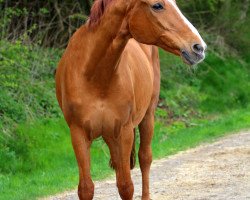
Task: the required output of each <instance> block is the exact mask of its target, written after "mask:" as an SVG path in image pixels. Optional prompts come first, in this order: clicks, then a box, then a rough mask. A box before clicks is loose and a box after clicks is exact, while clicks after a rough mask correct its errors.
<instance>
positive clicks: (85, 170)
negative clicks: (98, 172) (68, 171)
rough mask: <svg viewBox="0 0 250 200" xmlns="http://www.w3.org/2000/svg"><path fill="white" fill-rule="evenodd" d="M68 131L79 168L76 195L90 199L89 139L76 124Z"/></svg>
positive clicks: (91, 192)
mask: <svg viewBox="0 0 250 200" xmlns="http://www.w3.org/2000/svg"><path fill="white" fill-rule="evenodd" d="M70 133H71V140H72V145H73V148H74V151H75V155H76V159H77V162H78V168H79V179H80V180H79V185H78V196H79V199H80V200H91V199H93V196H94V184H93V181H92V179H91V175H90V145H91V141H89V139H88V137H87V135H86V133H85V132H84V131H83V129H82V128H80V127H78V126H75V125H72V126H70Z"/></svg>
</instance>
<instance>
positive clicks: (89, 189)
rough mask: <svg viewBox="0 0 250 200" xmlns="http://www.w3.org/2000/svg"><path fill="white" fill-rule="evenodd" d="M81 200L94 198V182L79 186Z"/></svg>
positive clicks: (82, 183)
mask: <svg viewBox="0 0 250 200" xmlns="http://www.w3.org/2000/svg"><path fill="white" fill-rule="evenodd" d="M78 196H79V199H80V200H91V199H93V197H94V183H93V182H92V181H88V182H80V183H79V185H78Z"/></svg>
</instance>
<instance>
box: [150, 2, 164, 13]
mask: <svg viewBox="0 0 250 200" xmlns="http://www.w3.org/2000/svg"><path fill="white" fill-rule="evenodd" d="M152 8H153V10H155V11H160V10H163V8H164V7H163V5H162V4H161V3H156V4H154V5H153V6H152Z"/></svg>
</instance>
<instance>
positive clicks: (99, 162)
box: [0, 109, 250, 200]
mask: <svg viewBox="0 0 250 200" xmlns="http://www.w3.org/2000/svg"><path fill="white" fill-rule="evenodd" d="M192 124H193V126H192V127H189V128H185V126H183V125H182V124H181V123H175V124H173V125H171V126H164V125H163V124H162V122H157V123H156V124H155V136H154V139H153V144H152V147H153V154H154V158H161V157H164V156H168V155H171V154H175V153H177V152H178V151H182V150H185V149H188V148H191V147H195V146H197V145H198V144H200V143H202V142H210V141H213V140H215V139H217V138H218V137H221V136H224V135H226V134H230V133H234V132H237V131H239V130H241V129H243V128H249V127H250V109H245V110H238V111H234V112H230V113H228V114H225V115H222V116H220V117H218V116H217V117H216V118H215V119H213V118H212V119H209V120H194V121H192ZM20 131H22V132H25V133H26V134H27V135H32V136H33V137H42V139H41V138H40V139H37V138H36V139H34V141H40V143H37V144H34V145H33V146H32V147H30V148H32V149H31V150H32V151H31V152H32V154H31V155H29V156H30V160H31V159H32V158H33V159H34V162H32V165H33V167H34V169H35V170H32V166H30V165H29V169H27V171H26V172H22V173H16V174H8V175H6V174H1V175H0V193H1V196H0V199H4V200H5V199H13V200H14V199H18V200H21V199H34V198H37V197H41V196H46V195H51V194H55V193H58V192H62V191H64V190H69V189H73V188H75V187H76V186H77V182H78V170H77V164H76V161H75V156H74V154H73V150H72V147H71V142H70V136H69V130H68V128H67V126H66V124H65V123H64V120H63V119H60V120H58V119H50V120H44V121H42V122H41V121H39V122H36V123H33V124H31V125H30V124H25V125H22V126H20ZM34 133H35V134H34ZM34 135H35V136H34ZM137 149H138V141H137ZM108 161H109V153H108V149H107V146H106V145H105V144H104V143H103V142H102V140H97V141H95V142H94V144H93V146H92V147H91V162H92V167H91V173H92V177H93V179H94V180H99V179H103V178H105V177H107V176H109V175H111V174H113V171H112V170H111V169H110V168H109V167H108ZM137 164H138V163H137Z"/></svg>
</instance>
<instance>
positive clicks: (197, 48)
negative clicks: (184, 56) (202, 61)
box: [192, 44, 204, 54]
mask: <svg viewBox="0 0 250 200" xmlns="http://www.w3.org/2000/svg"><path fill="white" fill-rule="evenodd" d="M192 49H193V51H194V52H195V53H198V54H200V53H203V52H204V48H203V46H201V45H200V44H194V45H193V46H192Z"/></svg>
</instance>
